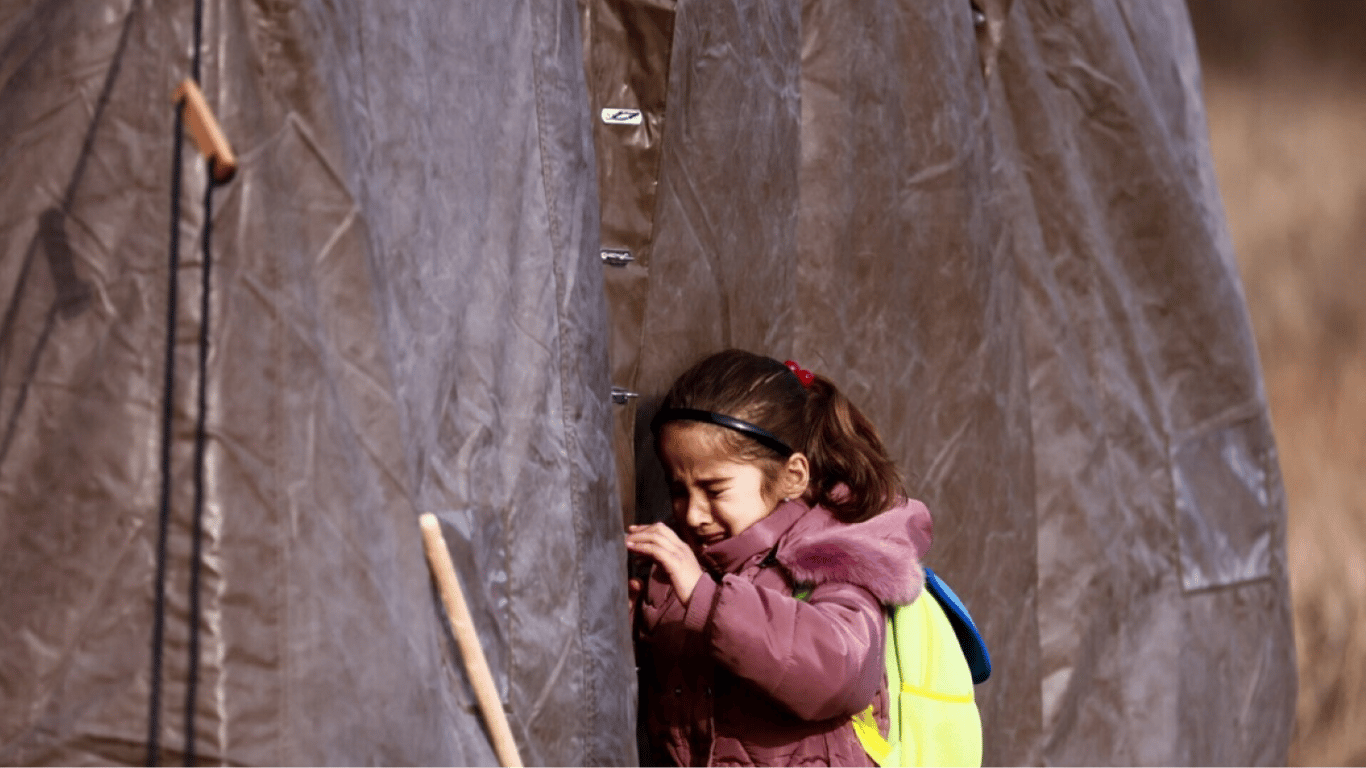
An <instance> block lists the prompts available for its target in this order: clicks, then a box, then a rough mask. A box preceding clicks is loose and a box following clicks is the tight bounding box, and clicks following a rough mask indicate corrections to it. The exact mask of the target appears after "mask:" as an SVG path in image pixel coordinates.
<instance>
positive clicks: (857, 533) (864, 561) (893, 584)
mask: <svg viewBox="0 0 1366 768" xmlns="http://www.w3.org/2000/svg"><path fill="white" fill-rule="evenodd" d="M931 530H932V529H931V523H930V512H929V510H928V509H926V508H925V505H924V504H922V503H920V502H919V501H915V500H909V501H906V502H904V503H902V504H901V505H900V506H897V507H894V508H892V509H889V510H887V511H886V512H883V513H882V514H880V515H877V516H875V517H873V518H870V519H868V520H865V521H863V522H861V523H849V524H845V523H840V522H839V521H838V520H835V519H834V516H833V515H831V514H830V512H829V511H828V510H826V509H825V508H823V507H816V508H814V509H812V510H811V511H810V512H809V513H807V514H806V515H805V516H804V517H803V519H802V520H801V521H800V522H799V523H798V524H797V525H794V526H793V527H792V529H791V530H789V531H788V532H787V534H786V535H784V536H783V537H782V539H781V540H780V541H779V542H778V547H777V553H776V557H777V561H778V564H779V565H780V566H782V567H783V569H785V570H786V571H787V573H788V575H789V576H791V577H792V579H793V580H794V581H795V582H798V583H804V584H811V585H819V584H824V583H827V582H843V583H847V584H856V585H858V586H860V587H863V588H864V589H867V590H868V591H870V592H872V593H873V595H874V596H876V597H877V599H878V600H880V601H882V602H883V603H884V604H886V605H906V604H908V603H910V602H912V601H913V600H915V598H916V597H917V596H918V595H919V594H920V589H921V587H922V585H923V583H924V573H923V571H922V570H921V568H920V559H921V558H922V557H924V555H925V552H926V551H928V550H929V548H930V539H931Z"/></svg>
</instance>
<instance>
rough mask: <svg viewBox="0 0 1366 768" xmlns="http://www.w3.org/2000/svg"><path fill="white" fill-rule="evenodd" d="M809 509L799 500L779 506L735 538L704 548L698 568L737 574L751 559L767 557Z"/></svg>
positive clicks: (782, 503) (719, 572)
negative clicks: (700, 565)
mask: <svg viewBox="0 0 1366 768" xmlns="http://www.w3.org/2000/svg"><path fill="white" fill-rule="evenodd" d="M810 509H811V508H810V507H809V506H807V504H806V502H804V501H801V500H799V499H794V500H793V501H785V502H781V503H779V504H778V506H777V507H776V508H774V510H773V511H772V512H770V513H768V516H767V517H765V518H764V519H762V520H760V521H759V522H757V523H755V524H754V525H751V526H750V527H749V528H746V529H745V530H744V532H743V533H741V534H740V535H739V536H732V537H731V538H729V539H724V540H722V541H719V542H717V543H715V544H713V545H711V546H709V547H704V548H703V550H702V555H701V557H700V558H699V559H700V560H701V561H702V566H703V567H704V568H707V569H709V570H711V571H712V572H714V573H718V574H725V573H734V572H736V571H738V570H740V568H741V567H742V566H743V565H744V564H745V563H747V562H749V561H750V560H751V559H753V558H754V557H756V556H758V557H763V556H764V555H767V554H768V553H769V550H771V549H773V545H774V544H777V543H778V539H779V538H781V537H782V535H783V534H784V533H787V531H788V529H790V528H791V527H792V526H793V525H794V524H795V523H796V522H797V521H798V520H800V519H801V517H802V515H804V514H806V513H807V511H809V510H810Z"/></svg>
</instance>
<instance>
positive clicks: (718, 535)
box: [693, 531, 726, 547]
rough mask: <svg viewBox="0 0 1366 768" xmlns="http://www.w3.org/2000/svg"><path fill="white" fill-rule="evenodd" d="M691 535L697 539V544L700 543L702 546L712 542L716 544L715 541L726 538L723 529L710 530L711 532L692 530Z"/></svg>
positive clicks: (710, 544) (708, 545)
mask: <svg viewBox="0 0 1366 768" xmlns="http://www.w3.org/2000/svg"><path fill="white" fill-rule="evenodd" d="M693 537H694V538H696V539H697V543H698V544H700V545H702V546H704V547H710V546H712V545H713V544H716V543H719V542H722V541H725V540H726V532H725V531H712V532H710V533H703V532H702V531H694V532H693Z"/></svg>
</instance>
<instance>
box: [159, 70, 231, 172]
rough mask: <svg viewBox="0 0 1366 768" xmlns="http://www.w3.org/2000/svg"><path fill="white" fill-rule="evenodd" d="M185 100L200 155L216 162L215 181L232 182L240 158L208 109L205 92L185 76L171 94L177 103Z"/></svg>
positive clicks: (187, 117)
mask: <svg viewBox="0 0 1366 768" xmlns="http://www.w3.org/2000/svg"><path fill="white" fill-rule="evenodd" d="M182 99H183V100H184V101H185V117H186V124H187V125H188V126H189V128H190V135H191V136H193V137H194V143H195V144H196V145H198V147H199V152H200V154H202V155H204V156H205V157H207V158H209V160H210V161H211V162H212V164H213V180H214V181H216V182H218V183H219V184H223V183H226V182H228V181H231V180H232V177H233V175H234V174H236V173H237V157H236V155H234V154H233V153H232V147H231V146H229V145H228V140H227V138H226V137H224V136H223V130H222V129H221V128H219V127H218V119H217V118H215V117H214V116H213V110H211V109H209V103H208V102H207V101H205V100H204V92H203V91H201V90H199V86H198V85H196V84H195V81H194V80H192V79H190V78H186V79H185V80H183V81H181V83H180V87H179V88H176V89H175V93H174V94H173V95H172V96H171V101H172V102H175V103H180V101H181V100H182Z"/></svg>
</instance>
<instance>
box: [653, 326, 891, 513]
mask: <svg viewBox="0 0 1366 768" xmlns="http://www.w3.org/2000/svg"><path fill="white" fill-rule="evenodd" d="M671 409H695V410H701V411H708V412H712V413H719V414H723V415H725V416H729V417H731V418H733V419H742V420H744V421H746V422H749V423H750V425H751V426H758V427H759V428H760V431H764V432H766V433H768V434H769V436H770V437H776V438H777V439H778V441H779V444H780V445H784V447H791V449H792V450H796V451H801V452H802V453H804V454H806V457H807V460H808V461H809V462H810V466H811V486H810V489H809V490H808V496H809V498H810V501H811V502H812V503H813V504H820V505H821V506H824V507H825V508H826V509H829V510H830V511H831V512H832V513H834V515H835V517H837V518H839V519H840V520H842V521H844V522H846V523H854V522H859V521H862V520H867V519H868V518H870V517H873V516H874V515H877V514H879V513H881V512H884V511H886V510H888V509H891V508H892V507H894V506H896V505H897V504H898V503H900V502H901V501H902V500H903V499H904V498H906V491H905V486H904V485H903V483H902V480H901V473H900V472H898V471H897V468H896V465H895V464H894V463H892V460H891V459H890V458H889V457H888V456H887V451H886V449H885V448H884V447H883V445H882V438H880V437H879V436H878V433H877V430H876V429H875V428H874V427H873V425H872V423H871V422H869V421H868V419H867V417H865V416H864V415H863V414H862V413H860V412H859V410H858V408H857V407H855V406H854V404H853V403H852V402H850V401H849V398H847V397H845V396H844V394H843V393H842V392H840V391H839V389H838V388H837V387H836V386H835V385H834V383H832V382H831V381H830V380H829V379H826V378H824V377H823V376H819V375H817V376H815V377H813V378H812V379H811V381H810V382H809V383H806V384H803V382H802V381H801V380H800V379H798V378H797V375H796V374H795V373H793V372H792V371H790V370H788V368H787V366H785V365H783V364H782V363H780V362H778V361H777V360H774V359H772V358H769V357H763V356H762V355H755V354H753V353H750V352H744V351H741V350H738V349H730V350H726V351H724V352H718V353H716V354H714V355H711V356H710V357H707V358H705V359H704V360H702V361H700V362H698V363H697V364H695V365H693V367H692V368H689V369H688V370H687V371H686V372H685V373H683V375H681V376H679V377H678V380H677V381H675V382H674V385H673V387H672V388H670V390H669V392H668V394H667V395H665V397H664V401H663V403H661V413H662V412H665V411H669V410H671ZM656 426H657V425H656ZM722 431H723V432H724V433H725V434H724V435H722V437H723V439H725V440H726V441H727V444H728V445H729V446H730V449H731V451H732V452H733V453H734V454H735V455H736V456H737V458H743V459H746V460H752V461H758V462H761V463H763V464H764V465H765V466H767V467H768V469H769V470H770V471H769V472H767V473H766V474H771V477H770V480H772V478H776V477H777V472H778V468H779V467H780V466H781V462H780V461H779V460H780V459H782V458H785V457H786V454H784V453H782V452H779V451H775V450H774V449H773V448H772V447H769V446H768V445H767V444H765V443H763V442H761V441H756V440H755V438H754V437H753V436H746V435H745V434H742V433H740V432H736V431H734V428H733V427H732V428H731V429H727V430H722ZM789 452H790V451H789Z"/></svg>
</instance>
